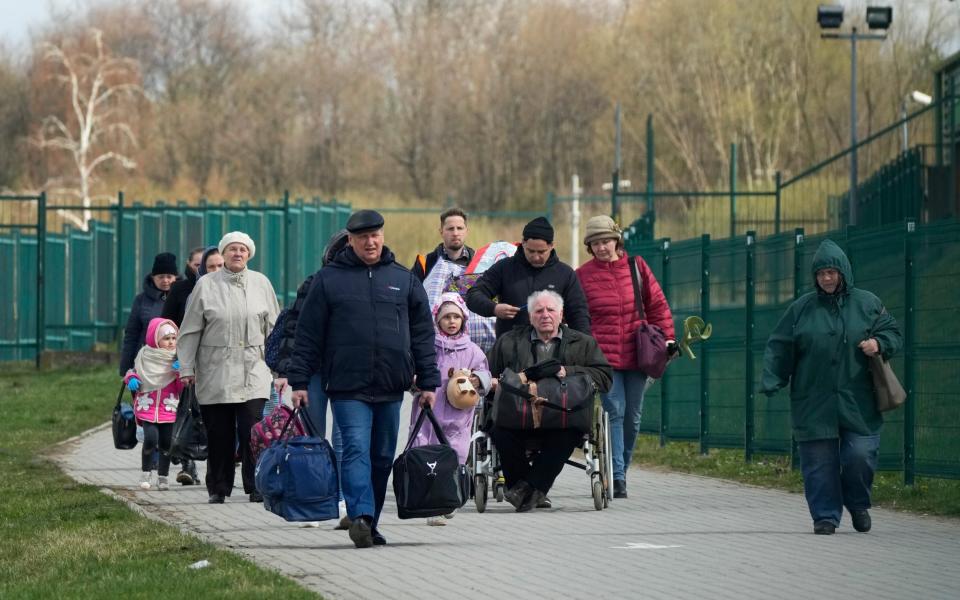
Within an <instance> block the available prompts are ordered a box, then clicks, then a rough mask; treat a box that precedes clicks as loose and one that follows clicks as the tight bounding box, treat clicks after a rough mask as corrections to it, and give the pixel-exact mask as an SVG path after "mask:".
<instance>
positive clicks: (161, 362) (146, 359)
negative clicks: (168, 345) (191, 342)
mask: <svg viewBox="0 0 960 600" xmlns="http://www.w3.org/2000/svg"><path fill="white" fill-rule="evenodd" d="M176 358H177V352H176V351H175V350H163V349H162V348H151V347H150V346H144V347H143V348H140V352H138V353H137V357H136V358H135V359H134V360H133V370H134V371H136V373H137V379H139V380H140V383H141V387H140V389H139V390H138V391H139V392H140V393H146V392H152V391H154V390H162V389H163V388H165V387H166V386H168V385H170V384H171V383H173V380H174V379H176V377H177V374H176V372H174V370H173V361H174V360H176Z"/></svg>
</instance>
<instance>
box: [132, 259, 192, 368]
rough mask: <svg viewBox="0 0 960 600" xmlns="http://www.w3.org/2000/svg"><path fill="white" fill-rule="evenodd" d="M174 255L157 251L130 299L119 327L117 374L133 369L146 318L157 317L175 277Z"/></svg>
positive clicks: (144, 335) (141, 342) (145, 328)
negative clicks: (140, 286)
mask: <svg viewBox="0 0 960 600" xmlns="http://www.w3.org/2000/svg"><path fill="white" fill-rule="evenodd" d="M177 276H178V273H177V257H176V256H174V255H173V254H171V253H169V252H161V253H160V254H158V255H156V256H155V257H154V259H153V268H152V269H151V270H150V274H149V275H147V276H146V277H144V278H143V291H142V292H140V293H139V294H137V296H136V297H135V298H134V299H133V306H132V307H130V317H129V318H128V319H127V326H126V327H125V328H124V330H123V346H122V349H121V351H120V376H121V377H123V376H124V375H126V374H127V371H129V370H130V369H131V368H133V359H134V358H136V357H137V352H139V351H140V348H141V347H142V346H143V345H144V343H145V339H146V335H147V325H148V324H149V323H150V319H153V318H155V317H159V316H160V311H161V310H163V303H164V301H165V300H166V299H167V294H168V293H169V292H170V286H171V285H173V282H174V281H176V280H177Z"/></svg>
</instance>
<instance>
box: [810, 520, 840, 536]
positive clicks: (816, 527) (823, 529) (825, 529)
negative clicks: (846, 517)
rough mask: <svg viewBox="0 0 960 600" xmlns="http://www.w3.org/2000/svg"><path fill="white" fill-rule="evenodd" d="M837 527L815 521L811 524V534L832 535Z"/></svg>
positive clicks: (829, 523) (827, 522) (828, 522)
mask: <svg viewBox="0 0 960 600" xmlns="http://www.w3.org/2000/svg"><path fill="white" fill-rule="evenodd" d="M836 530H837V526H836V525H834V524H833V523H831V522H830V521H817V522H816V523H814V524H813V532H814V533H815V534H817V535H833V533H834V532H835V531H836Z"/></svg>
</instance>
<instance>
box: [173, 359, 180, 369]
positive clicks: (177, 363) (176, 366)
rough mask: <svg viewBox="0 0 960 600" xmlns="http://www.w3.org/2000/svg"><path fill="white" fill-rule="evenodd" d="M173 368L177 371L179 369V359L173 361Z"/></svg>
mask: <svg viewBox="0 0 960 600" xmlns="http://www.w3.org/2000/svg"><path fill="white" fill-rule="evenodd" d="M173 370H174V371H179V370H180V360H179V359H177V360H175V361H173Z"/></svg>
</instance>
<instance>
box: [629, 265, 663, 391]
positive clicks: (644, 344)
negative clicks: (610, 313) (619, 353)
mask: <svg viewBox="0 0 960 600" xmlns="http://www.w3.org/2000/svg"><path fill="white" fill-rule="evenodd" d="M638 260H640V257H639V256H635V257H633V258H632V259H630V278H631V279H632V280H633V295H634V301H635V302H636V305H637V312H639V313H640V321H641V323H640V327H638V328H637V331H636V333H634V336H635V337H636V340H637V366H639V367H640V370H641V371H643V374H644V375H647V376H648V377H653V378H654V379H660V378H661V377H663V372H664V371H665V370H666V369H667V358H668V357H667V338H666V336H664V335H663V330H662V329H660V328H659V327H657V326H656V325H653V324H652V323H647V313H646V311H644V308H643V295H642V294H641V291H640V283H641V277H640V268H639V267H638V266H637V261H638Z"/></svg>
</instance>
